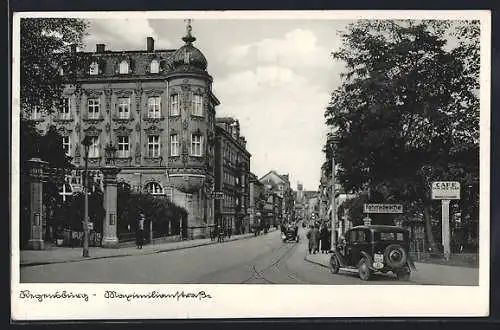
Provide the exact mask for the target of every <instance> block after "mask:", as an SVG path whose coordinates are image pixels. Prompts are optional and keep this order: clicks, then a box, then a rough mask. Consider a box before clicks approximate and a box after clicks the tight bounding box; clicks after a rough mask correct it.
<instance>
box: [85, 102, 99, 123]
mask: <svg viewBox="0 0 500 330" xmlns="http://www.w3.org/2000/svg"><path fill="white" fill-rule="evenodd" d="M88 106H89V119H99V108H100V102H99V99H89V101H88Z"/></svg>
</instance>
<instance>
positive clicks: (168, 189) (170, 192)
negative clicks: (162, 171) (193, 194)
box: [166, 187, 174, 200]
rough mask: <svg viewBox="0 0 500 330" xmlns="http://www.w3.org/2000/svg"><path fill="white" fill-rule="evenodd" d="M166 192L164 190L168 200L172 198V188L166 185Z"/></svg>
mask: <svg viewBox="0 0 500 330" xmlns="http://www.w3.org/2000/svg"><path fill="white" fill-rule="evenodd" d="M166 190H167V192H166V195H167V198H168V199H169V200H172V199H173V198H174V188H172V187H167V189H166Z"/></svg>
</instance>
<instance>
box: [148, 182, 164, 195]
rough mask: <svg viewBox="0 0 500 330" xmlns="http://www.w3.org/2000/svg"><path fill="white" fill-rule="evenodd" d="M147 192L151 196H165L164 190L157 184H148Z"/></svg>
mask: <svg viewBox="0 0 500 330" xmlns="http://www.w3.org/2000/svg"><path fill="white" fill-rule="evenodd" d="M145 188H146V191H147V192H148V193H150V194H151V195H163V188H162V187H161V185H160V184H159V183H157V182H150V183H148V184H146V187H145Z"/></svg>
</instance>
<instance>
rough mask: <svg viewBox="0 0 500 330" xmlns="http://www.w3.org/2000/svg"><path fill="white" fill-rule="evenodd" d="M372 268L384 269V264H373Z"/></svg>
mask: <svg viewBox="0 0 500 330" xmlns="http://www.w3.org/2000/svg"><path fill="white" fill-rule="evenodd" d="M373 268H375V269H382V268H384V264H383V263H381V262H374V263H373Z"/></svg>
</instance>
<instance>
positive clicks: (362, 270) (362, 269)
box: [358, 258, 371, 281]
mask: <svg viewBox="0 0 500 330" xmlns="http://www.w3.org/2000/svg"><path fill="white" fill-rule="evenodd" d="M358 272H359V278H360V279H361V280H362V281H368V280H369V279H370V276H371V270H370V268H369V267H368V261H367V260H366V259H365V258H363V259H362V260H361V261H360V262H359V267H358Z"/></svg>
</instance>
